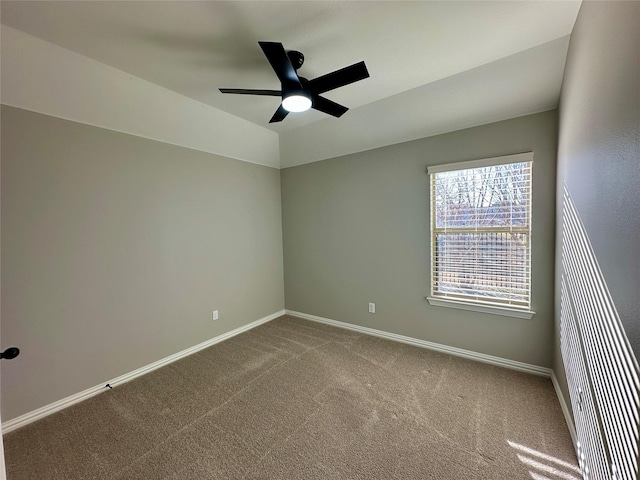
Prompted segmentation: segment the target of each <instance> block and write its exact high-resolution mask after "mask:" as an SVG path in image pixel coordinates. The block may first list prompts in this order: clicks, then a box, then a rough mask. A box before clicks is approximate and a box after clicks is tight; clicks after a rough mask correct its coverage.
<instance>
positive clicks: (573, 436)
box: [551, 371, 578, 451]
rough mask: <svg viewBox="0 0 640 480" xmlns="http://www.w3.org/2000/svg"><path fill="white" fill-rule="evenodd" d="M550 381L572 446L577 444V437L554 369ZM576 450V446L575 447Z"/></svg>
mask: <svg viewBox="0 0 640 480" xmlns="http://www.w3.org/2000/svg"><path fill="white" fill-rule="evenodd" d="M551 381H552V382H553V388H554V389H555V391H556V396H557V397H558V401H559V402H560V408H562V413H563V414H564V420H565V422H567V427H568V428H569V435H571V440H572V441H573V446H574V448H575V447H577V445H578V437H577V435H576V426H575V424H574V423H573V416H572V415H571V410H569V407H568V405H567V402H566V400H565V398H564V395H563V394H562V389H561V388H560V384H559V383H558V379H557V377H556V373H555V372H554V371H552V372H551ZM576 451H577V448H576Z"/></svg>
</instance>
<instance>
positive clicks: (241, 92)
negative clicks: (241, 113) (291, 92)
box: [220, 88, 282, 97]
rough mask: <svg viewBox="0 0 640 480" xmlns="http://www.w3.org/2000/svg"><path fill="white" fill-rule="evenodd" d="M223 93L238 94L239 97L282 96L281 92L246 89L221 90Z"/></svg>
mask: <svg viewBox="0 0 640 480" xmlns="http://www.w3.org/2000/svg"><path fill="white" fill-rule="evenodd" d="M220 91H221V92H222V93H237V94H239V95H267V96H269V97H279V96H281V95H282V92H281V91H280V90H252V89H246V88H221V89H220Z"/></svg>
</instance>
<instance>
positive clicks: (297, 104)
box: [282, 92, 311, 112]
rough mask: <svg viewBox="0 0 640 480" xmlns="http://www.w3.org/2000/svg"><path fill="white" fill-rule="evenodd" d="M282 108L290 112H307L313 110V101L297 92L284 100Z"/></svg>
mask: <svg viewBox="0 0 640 480" xmlns="http://www.w3.org/2000/svg"><path fill="white" fill-rule="evenodd" d="M282 106H283V107H284V109H285V110H286V111H288V112H305V111H307V110H309V109H310V108H311V99H310V98H309V97H308V96H306V95H304V94H302V93H299V92H297V93H293V94H291V95H288V96H286V97H285V98H283V99H282Z"/></svg>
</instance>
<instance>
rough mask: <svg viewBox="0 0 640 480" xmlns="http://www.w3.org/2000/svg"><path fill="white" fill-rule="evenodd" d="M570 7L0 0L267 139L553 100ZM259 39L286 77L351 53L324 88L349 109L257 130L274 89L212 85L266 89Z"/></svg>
mask: <svg viewBox="0 0 640 480" xmlns="http://www.w3.org/2000/svg"><path fill="white" fill-rule="evenodd" d="M579 7H580V1H553V2H546V1H498V2H494V1H482V2H481V1H471V2H431V1H419V2H398V1H375V2H364V1H363V2H360V1H357V2H356V1H354V2H345V1H339V2H336V1H309V2H307V1H299V2H272V1H246V2H243V1H238V2H236V1H228V2H225V1H220V2H206V1H205V2H189V1H139V2H128V1H81V2H67V1H44V2H40V1H3V2H2V7H1V8H2V12H1V17H0V18H1V21H2V23H3V24H5V25H8V26H10V27H13V28H15V29H17V30H20V31H23V32H26V33H28V34H31V35H33V36H35V37H39V38H41V39H43V40H46V41H47V42H51V43H53V44H56V45H59V46H62V47H64V48H66V49H68V50H71V51H74V52H77V53H80V54H82V55H84V56H86V57H89V58H91V59H94V60H97V61H99V62H101V63H104V64H106V65H110V66H112V67H115V68H117V69H119V70H122V71H124V72H127V73H128V74H131V75H133V76H135V77H139V78H142V79H144V80H147V81H149V82H152V83H154V84H157V85H160V86H163V87H165V88H167V89H170V90H172V91H174V92H177V93H179V94H181V95H184V96H185V97H189V98H191V99H195V100H197V101H199V102H202V103H204V104H206V105H209V106H211V107H214V108H216V109H219V110H222V111H225V112H228V113H231V114H233V115H235V116H237V117H240V118H243V119H245V120H248V121H250V122H253V123H255V124H256V125H259V126H261V127H264V128H268V129H271V130H273V131H275V132H278V133H280V134H281V144H282V139H284V140H285V143H287V138H288V139H289V143H293V144H295V143H296V142H297V141H298V140H297V139H298V138H303V139H304V138H312V137H313V132H316V131H317V132H320V133H319V136H318V138H320V139H323V138H326V137H327V136H328V135H330V134H331V132H334V131H336V130H337V131H342V132H344V131H345V130H344V129H346V131H347V132H351V131H352V130H354V129H356V130H357V132H356V133H355V134H356V136H357V135H365V136H377V137H379V136H381V135H383V136H384V135H389V136H390V139H389V142H390V143H394V142H396V141H398V140H406V139H407V138H411V137H416V136H428V135H430V134H436V133H442V132H444V131H451V130H455V129H459V128H464V127H467V126H473V125H477V124H481V123H487V122H489V121H496V120H500V119H504V118H511V117H515V116H519V115H524V114H528V113H533V112H536V111H542V110H548V109H551V108H555V106H557V102H558V98H559V92H560V86H561V81H562V73H563V70H564V61H565V57H566V51H567V46H568V36H569V34H570V33H571V30H572V28H573V24H574V22H575V19H576V16H577V12H578V9H579ZM260 40H264V41H275V42H282V43H283V44H284V46H285V48H287V49H292V50H299V51H301V52H303V54H304V55H305V57H306V60H305V64H304V65H303V66H302V68H301V69H300V74H301V75H303V76H305V77H307V78H314V77H317V76H320V75H322V74H324V73H327V72H330V71H333V70H336V69H338V68H341V67H344V66H347V65H350V64H352V63H355V62H358V61H361V60H364V61H365V62H366V64H367V67H368V69H369V72H370V74H371V77H370V78H368V79H366V80H363V81H360V82H357V83H354V84H351V85H348V86H346V87H342V88H340V89H337V90H334V91H331V92H328V93H327V94H326V95H325V96H326V97H328V98H330V99H331V100H334V101H336V102H339V103H342V104H344V105H345V106H348V107H350V109H351V110H350V111H349V112H347V113H346V114H345V115H344V116H343V117H342V118H340V119H335V118H332V117H327V116H326V115H324V114H322V113H320V112H317V111H313V110H312V111H308V112H303V113H299V114H290V115H289V116H288V117H287V118H286V119H285V120H284V121H283V122H282V123H277V124H269V123H268V121H269V119H270V117H271V115H272V114H273V112H274V111H275V109H276V108H277V107H278V104H279V99H278V98H277V97H257V96H240V95H224V94H221V93H220V92H219V91H218V88H220V87H232V88H263V89H279V88H280V85H279V82H278V80H277V78H276V76H275V75H274V72H273V70H272V69H271V67H270V65H269V63H268V62H267V60H266V59H265V57H264V55H263V53H262V51H261V50H260V48H259V46H258V43H257V42H258V41H260ZM363 129H364V130H365V132H364V133H363ZM400 130H402V132H404V133H400ZM296 132H297V133H296ZM322 132H324V134H323V133H322ZM407 132H410V133H408V134H407ZM293 135H296V139H295V140H293V139H292V138H293ZM391 137H393V138H391ZM307 143H308V142H307ZM298 147H301V146H299V145H289V146H288V147H286V148H293V149H294V150H295V148H298ZM321 156H325V157H326V154H322V155H319V156H318V158H319V157H321Z"/></svg>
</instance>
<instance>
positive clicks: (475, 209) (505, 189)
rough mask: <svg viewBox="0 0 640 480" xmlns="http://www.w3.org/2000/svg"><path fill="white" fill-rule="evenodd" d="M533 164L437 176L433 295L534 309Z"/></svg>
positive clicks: (433, 194) (433, 182)
mask: <svg viewBox="0 0 640 480" xmlns="http://www.w3.org/2000/svg"><path fill="white" fill-rule="evenodd" d="M531 165H532V162H530V161H527V162H517V163H506V164H497V165H489V166H481V167H476V168H465V169H460V170H453V169H452V170H447V171H441V172H437V173H432V174H431V201H432V242H433V243H432V256H433V258H432V296H445V297H450V298H457V299H460V300H463V301H464V300H467V301H477V302H485V303H496V304H508V305H510V306H513V307H523V308H528V307H529V292H530V278H529V277H530V275H529V272H530V264H529V251H530V248H529V243H530V224H531V218H530V217H531ZM452 167H455V165H453V166H452Z"/></svg>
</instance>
